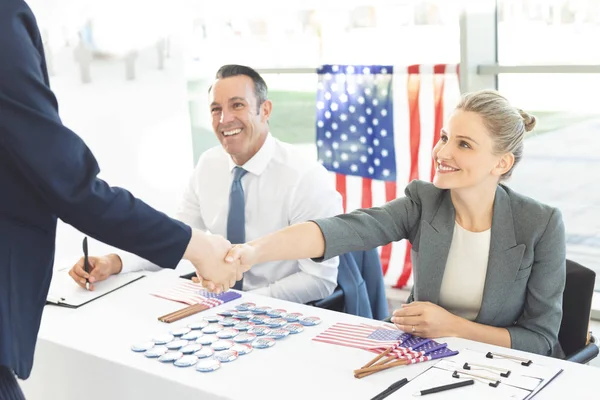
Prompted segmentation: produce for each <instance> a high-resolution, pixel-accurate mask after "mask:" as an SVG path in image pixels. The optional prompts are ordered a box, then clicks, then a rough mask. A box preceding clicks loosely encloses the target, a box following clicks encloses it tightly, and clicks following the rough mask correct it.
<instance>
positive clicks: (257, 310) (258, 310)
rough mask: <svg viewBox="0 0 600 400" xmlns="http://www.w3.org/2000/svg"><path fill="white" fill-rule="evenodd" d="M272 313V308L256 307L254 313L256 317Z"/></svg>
mask: <svg viewBox="0 0 600 400" xmlns="http://www.w3.org/2000/svg"><path fill="white" fill-rule="evenodd" d="M269 311H271V307H254V308H253V309H252V313H253V314H255V315H261V314H266V313H268V312H269Z"/></svg>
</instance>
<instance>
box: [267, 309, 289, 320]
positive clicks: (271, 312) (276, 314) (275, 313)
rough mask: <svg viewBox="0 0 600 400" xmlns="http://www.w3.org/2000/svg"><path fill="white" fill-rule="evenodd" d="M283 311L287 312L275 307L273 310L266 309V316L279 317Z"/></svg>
mask: <svg viewBox="0 0 600 400" xmlns="http://www.w3.org/2000/svg"><path fill="white" fill-rule="evenodd" d="M285 313H287V311H285V310H283V309H281V308H276V309H274V310H269V311H267V316H269V317H271V318H280V317H281V316H282V315H283V314H285Z"/></svg>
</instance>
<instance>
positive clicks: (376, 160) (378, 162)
mask: <svg viewBox="0 0 600 400" xmlns="http://www.w3.org/2000/svg"><path fill="white" fill-rule="evenodd" d="M373 164H375V166H376V167H379V164H381V161H379V158H376V159H374V160H373Z"/></svg>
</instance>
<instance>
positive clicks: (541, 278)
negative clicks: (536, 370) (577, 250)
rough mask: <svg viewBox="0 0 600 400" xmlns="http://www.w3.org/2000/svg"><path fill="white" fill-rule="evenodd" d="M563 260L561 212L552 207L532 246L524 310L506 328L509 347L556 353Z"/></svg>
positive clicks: (560, 309)
mask: <svg viewBox="0 0 600 400" xmlns="http://www.w3.org/2000/svg"><path fill="white" fill-rule="evenodd" d="M565 262H566V243H565V227H564V224H563V221H562V216H561V213H560V211H559V210H557V209H554V211H553V212H552V215H551V216H550V218H549V221H548V224H547V226H546V229H545V231H544V233H543V234H542V236H541V238H540V240H539V241H538V243H537V244H536V245H535V248H534V261H533V265H532V266H531V276H530V277H529V281H528V282H527V295H526V298H525V304H524V306H523V313H522V314H521V317H520V318H519V320H518V321H517V322H516V324H515V325H514V326H509V327H508V328H507V329H508V332H509V333H510V339H511V346H512V348H515V349H519V350H525V351H529V352H533V353H537V354H545V355H552V354H557V346H558V331H559V327H560V321H561V320H562V293H563V290H564V287H565V279H566V277H565V270H566V269H565Z"/></svg>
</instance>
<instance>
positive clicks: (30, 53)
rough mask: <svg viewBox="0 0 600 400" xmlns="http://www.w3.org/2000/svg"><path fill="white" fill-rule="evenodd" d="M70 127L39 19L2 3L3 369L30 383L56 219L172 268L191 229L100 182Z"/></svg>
mask: <svg viewBox="0 0 600 400" xmlns="http://www.w3.org/2000/svg"><path fill="white" fill-rule="evenodd" d="M98 172H99V169H98V165H97V163H96V160H95V159H94V156H93V155H92V153H91V152H90V150H89V149H88V148H87V147H86V145H85V143H84V142H83V141H82V140H81V139H80V138H79V136H77V135H76V134H75V133H73V132H71V131H70V130H69V129H67V128H65V127H64V126H63V125H62V123H61V121H60V118H59V116H58V109H57V104H56V99H55V97H54V95H53V93H52V91H51V90H50V87H49V85H48V75H47V72H46V63H45V60H44V52H43V49H42V42H41V38H40V34H39V31H38V27H37V24H36V21H35V19H34V16H33V14H32V13H31V11H30V9H29V7H28V6H27V5H26V4H25V3H24V2H23V1H22V0H2V1H1V2H0V193H1V194H0V365H4V366H7V367H9V368H11V369H13V370H14V371H15V372H16V373H17V375H18V376H19V377H20V378H23V379H25V378H27V377H28V376H29V373H30V370H31V367H32V362H33V352H34V348H35V343H36V337H37V332H38V329H39V324H40V319H41V315H42V310H43V307H44V304H45V300H46V295H47V292H48V287H49V284H50V279H51V277H52V266H53V258H54V243H55V232H56V219H57V217H58V218H61V219H62V220H63V221H65V222H66V223H69V224H71V225H73V226H75V227H76V228H77V229H79V230H81V231H82V232H84V233H86V234H88V235H90V236H92V237H94V238H96V239H99V240H101V241H103V242H106V243H108V244H111V245H113V246H116V247H119V248H121V249H124V250H127V251H130V252H133V253H136V254H138V255H139V256H141V257H144V258H146V259H148V260H150V261H152V262H154V263H155V264H158V265H160V266H162V267H171V268H172V267H175V266H176V265H177V262H178V261H179V260H180V258H181V257H182V255H183V253H184V251H185V248H186V246H187V243H188V242H189V239H190V235H191V231H190V228H189V227H188V226H186V225H184V224H182V223H180V222H177V221H174V220H172V219H170V218H168V217H167V216H166V215H164V214H162V213H159V212H156V211H155V210H153V209H152V208H151V207H149V206H148V205H146V204H145V203H143V202H142V201H140V200H138V199H136V198H135V197H133V196H132V195H131V194H130V193H129V192H127V191H126V190H123V189H120V188H113V187H110V186H109V185H107V184H106V183H105V182H104V181H102V180H100V179H98V178H97V177H96V176H97V174H98Z"/></svg>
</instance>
